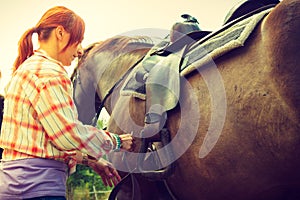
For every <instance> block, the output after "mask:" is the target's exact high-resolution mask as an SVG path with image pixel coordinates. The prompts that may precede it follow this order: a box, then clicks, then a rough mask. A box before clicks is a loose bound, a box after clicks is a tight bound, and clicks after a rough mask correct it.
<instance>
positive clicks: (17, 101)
mask: <svg viewBox="0 0 300 200" xmlns="http://www.w3.org/2000/svg"><path fill="white" fill-rule="evenodd" d="M72 94H73V88H72V83H71V81H70V79H69V77H68V74H67V72H66V70H65V69H64V68H63V66H62V64H61V63H59V62H58V61H56V60H53V59H51V58H50V57H48V56H47V55H46V54H45V53H44V52H40V51H35V53H34V55H33V56H31V57H30V58H28V59H27V60H26V61H25V62H24V63H23V64H22V65H21V66H20V67H19V69H18V70H17V71H16V72H15V73H14V74H13V77H12V79H11V81H10V82H9V84H8V85H7V87H6V94H5V103H4V105H5V106H4V115H3V124H2V129H1V136H0V146H1V147H2V148H3V149H4V154H3V160H5V161H8V160H16V159H23V158H48V159H56V160H64V161H65V162H67V163H68V164H69V167H70V172H71V173H72V172H74V171H75V170H74V169H75V166H76V159H75V154H76V152H75V150H80V151H81V152H83V153H88V154H89V155H91V156H93V157H95V158H97V159H99V158H100V157H102V156H103V155H104V154H107V153H109V152H110V151H111V150H113V149H114V148H115V146H114V145H113V142H112V140H111V137H110V135H108V134H107V133H105V132H104V131H103V130H99V129H97V128H95V127H93V126H89V125H83V124H82V123H81V122H80V121H79V120H78V119H77V110H76V107H75V104H74V102H73V97H72Z"/></svg>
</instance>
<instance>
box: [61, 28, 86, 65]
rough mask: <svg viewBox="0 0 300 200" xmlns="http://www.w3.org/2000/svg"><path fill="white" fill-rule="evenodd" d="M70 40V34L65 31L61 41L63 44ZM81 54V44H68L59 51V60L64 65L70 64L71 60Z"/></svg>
mask: <svg viewBox="0 0 300 200" xmlns="http://www.w3.org/2000/svg"><path fill="white" fill-rule="evenodd" d="M69 40H70V34H69V33H66V35H65V37H64V38H63V43H64V44H65V46H66V45H67V44H68V42H69ZM82 54H83V48H82V46H81V43H74V44H72V45H70V46H68V47H67V48H66V49H65V50H64V51H61V52H60V53H59V61H60V62H61V63H62V64H63V65H64V66H70V65H71V63H72V61H73V60H74V59H75V58H76V57H78V56H80V55H82Z"/></svg>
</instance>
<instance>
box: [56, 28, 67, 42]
mask: <svg viewBox="0 0 300 200" xmlns="http://www.w3.org/2000/svg"><path fill="white" fill-rule="evenodd" d="M64 34H65V29H64V27H62V26H58V27H56V29H55V35H56V37H57V38H58V39H59V40H62V39H63V35H64Z"/></svg>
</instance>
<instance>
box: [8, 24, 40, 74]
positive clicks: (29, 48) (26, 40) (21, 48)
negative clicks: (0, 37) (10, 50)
mask: <svg viewBox="0 0 300 200" xmlns="http://www.w3.org/2000/svg"><path fill="white" fill-rule="evenodd" d="M34 32H36V29H35V28H31V29H28V30H27V31H26V32H25V33H24V34H23V35H22V37H21V39H20V40H19V43H18V56H17V58H16V60H15V63H14V66H13V72H15V71H16V70H17V69H18V67H19V66H20V65H21V64H22V63H23V62H24V61H25V60H26V59H27V58H28V57H30V56H32V55H33V44H32V35H33V33H34Z"/></svg>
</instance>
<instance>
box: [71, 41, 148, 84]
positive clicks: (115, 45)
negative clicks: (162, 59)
mask: <svg viewBox="0 0 300 200" xmlns="http://www.w3.org/2000/svg"><path fill="white" fill-rule="evenodd" d="M152 46H154V41H153V40H152V39H151V37H148V36H124V35H117V36H114V37H111V38H108V39H106V40H104V41H99V42H95V43H92V44H90V45H89V46H87V47H86V48H85V49H84V53H83V55H82V56H81V57H80V58H79V60H78V64H77V66H76V67H75V69H74V72H73V74H72V75H71V80H73V78H74V76H75V74H76V70H77V68H78V67H79V66H80V65H81V64H82V63H83V62H84V61H85V60H86V58H87V56H88V55H95V54H97V53H99V52H100V51H101V52H103V51H108V52H110V53H111V52H112V53H113V54H115V55H119V54H122V53H123V52H130V51H134V50H136V49H141V48H151V47H152Z"/></svg>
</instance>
